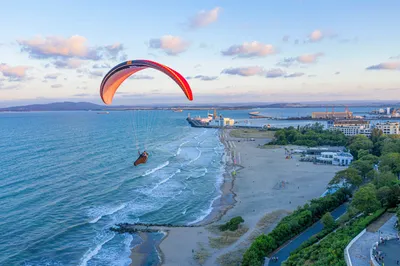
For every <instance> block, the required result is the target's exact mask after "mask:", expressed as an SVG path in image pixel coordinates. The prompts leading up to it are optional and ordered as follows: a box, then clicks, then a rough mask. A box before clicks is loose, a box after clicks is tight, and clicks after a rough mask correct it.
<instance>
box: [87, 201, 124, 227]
mask: <svg viewBox="0 0 400 266" xmlns="http://www.w3.org/2000/svg"><path fill="white" fill-rule="evenodd" d="M125 207H126V204H125V203H123V204H121V205H119V206H118V207H115V208H108V209H106V210H105V211H104V212H103V213H102V214H100V215H98V216H97V217H96V218H94V219H93V220H91V221H90V222H89V223H90V224H94V223H97V222H98V221H99V220H100V219H101V218H102V217H103V216H107V215H112V214H114V213H116V212H117V211H119V210H122V209H123V208H125ZM100 212H102V211H100Z"/></svg>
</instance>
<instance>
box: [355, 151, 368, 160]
mask: <svg viewBox="0 0 400 266" xmlns="http://www.w3.org/2000/svg"><path fill="white" fill-rule="evenodd" d="M368 154H369V151H367V150H359V151H358V159H362V158H363V157H365V156H367V155H368Z"/></svg>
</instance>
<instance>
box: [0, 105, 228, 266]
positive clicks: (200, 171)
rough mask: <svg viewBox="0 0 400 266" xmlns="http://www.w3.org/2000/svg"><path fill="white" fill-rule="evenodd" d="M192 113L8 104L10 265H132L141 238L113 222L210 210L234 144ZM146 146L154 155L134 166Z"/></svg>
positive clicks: (3, 166) (1, 202)
mask: <svg viewBox="0 0 400 266" xmlns="http://www.w3.org/2000/svg"><path fill="white" fill-rule="evenodd" d="M184 116H185V114H183V113H173V112H170V111H169V112H168V111H141V113H138V112H135V113H134V114H133V115H132V113H131V112H112V113H110V114H109V115H98V114H97V113H96V112H49V113H14V114H0V139H1V142H0V157H1V160H0V176H1V178H0V210H1V211H0V235H1V238H0V265H44V264H45V265H128V264H129V263H130V259H129V255H130V248H131V247H132V246H133V245H135V244H137V242H138V241H137V239H134V237H133V236H132V235H128V234H124V235H118V234H115V233H113V232H111V231H110V230H109V227H111V226H113V225H114V224H115V223H119V222H136V221H141V222H153V223H176V224H187V223H194V222H197V221H200V220H202V219H203V218H204V217H205V216H206V215H207V214H208V213H209V212H210V211H211V209H210V206H211V203H212V201H213V199H215V198H216V197H217V196H218V195H219V193H220V191H219V183H220V182H221V178H222V171H223V163H222V155H223V149H224V148H223V146H222V144H221V143H220V142H219V138H218V131H217V130H210V129H208V130H205V129H196V128H191V127H189V126H188V125H187V122H186V121H185V120H184ZM143 118H146V119H150V120H151V121H153V126H150V128H149V125H148V123H147V122H143ZM135 121H136V122H138V123H139V125H138V126H132V122H135ZM140 123H141V124H140ZM135 132H136V133H137V134H135ZM148 132H152V133H151V134H146V133H148ZM135 135H138V137H137V141H136V140H135ZM147 135H150V136H148V137H146V136H147ZM137 148H140V149H141V150H143V149H144V148H146V150H147V151H148V152H149V153H150V158H149V161H148V163H147V164H145V165H140V166H139V167H134V166H133V165H132V163H133V161H134V160H135V159H136V158H137Z"/></svg>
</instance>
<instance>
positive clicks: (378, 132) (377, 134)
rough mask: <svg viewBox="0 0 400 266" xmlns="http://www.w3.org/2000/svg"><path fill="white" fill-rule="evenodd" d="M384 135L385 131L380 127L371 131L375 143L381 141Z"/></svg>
mask: <svg viewBox="0 0 400 266" xmlns="http://www.w3.org/2000/svg"><path fill="white" fill-rule="evenodd" d="M382 135H383V131H382V130H381V129H378V128H374V129H372V132H371V141H372V142H373V143H376V142H378V141H379V139H380V137H381V136H382Z"/></svg>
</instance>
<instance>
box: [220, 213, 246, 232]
mask: <svg viewBox="0 0 400 266" xmlns="http://www.w3.org/2000/svg"><path fill="white" fill-rule="evenodd" d="M243 222H244V220H243V218H242V217H241V216H237V217H234V218H232V219H231V220H230V221H229V222H227V223H226V224H223V225H221V226H220V227H219V229H220V230H221V231H226V230H230V231H235V230H237V229H238V228H239V224H241V223H243Z"/></svg>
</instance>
